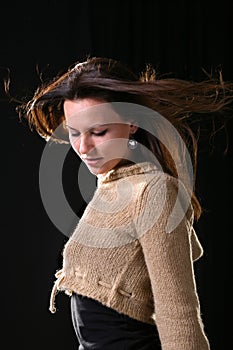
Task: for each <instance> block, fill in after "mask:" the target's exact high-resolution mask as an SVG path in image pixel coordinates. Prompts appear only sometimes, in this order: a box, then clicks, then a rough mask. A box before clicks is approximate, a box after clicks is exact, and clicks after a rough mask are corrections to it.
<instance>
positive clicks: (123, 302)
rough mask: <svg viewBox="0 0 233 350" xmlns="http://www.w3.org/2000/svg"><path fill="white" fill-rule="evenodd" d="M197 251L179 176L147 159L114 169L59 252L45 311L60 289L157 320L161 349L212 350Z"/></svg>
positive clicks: (142, 318) (140, 317)
mask: <svg viewBox="0 0 233 350" xmlns="http://www.w3.org/2000/svg"><path fill="white" fill-rule="evenodd" d="M177 200H178V201H177ZM187 203H188V204H189V205H188V206H187ZM176 204H178V206H177V205H176ZM169 222H170V228H172V230H170V231H168V229H167V227H168V226H167V225H168V223H169ZM202 253H203V251H202V247H201V245H200V243H199V241H198V238H197V236H196V233H195V231H194V229H193V211H192V207H191V205H190V201H189V197H188V195H187V192H186V191H185V189H184V186H182V184H181V183H180V182H179V181H178V180H177V179H175V178H173V177H171V176H169V175H165V174H164V173H163V172H161V171H160V170H159V169H158V168H156V166H155V165H153V164H152V163H147V162H145V163H139V164H134V165H130V166H128V167H122V168H119V169H117V170H111V171H110V172H109V173H107V174H105V175H98V186H97V189H96V191H95V194H94V196H93V198H92V200H91V202H90V203H89V204H88V206H87V208H86V210H85V212H84V214H83V216H82V218H81V220H80V221H79V223H78V225H77V227H76V229H75V231H74V232H73V234H72V236H71V237H70V239H69V240H68V242H67V243H66V245H65V247H64V251H63V267H62V269H61V270H59V271H58V272H57V273H56V277H57V280H56V282H55V284H54V288H53V291H52V294H51V305H50V310H51V312H55V310H56V309H55V306H54V298H55V294H56V292H57V291H58V290H63V291H65V292H66V293H67V294H71V293H72V292H76V293H79V294H82V295H86V296H88V297H91V298H94V299H96V300H98V301H100V302H101V303H103V304H104V305H106V306H108V307H111V308H113V309H115V310H117V311H118V312H120V313H124V314H127V315H128V316H130V317H132V318H135V319H137V320H140V321H142V322H146V323H150V324H154V323H156V325H157V328H158V332H159V336H160V340H161V344H162V349H163V350H206V349H209V348H210V347H209V342H208V340H207V337H206V335H205V332H204V328H203V323H202V319H201V313H200V303H199V299H198V294H197V290H196V284H195V277H194V270H193V261H195V260H196V259H198V258H199V257H200V256H201V255H202Z"/></svg>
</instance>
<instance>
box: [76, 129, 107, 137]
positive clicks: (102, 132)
mask: <svg viewBox="0 0 233 350" xmlns="http://www.w3.org/2000/svg"><path fill="white" fill-rule="evenodd" d="M106 132H107V129H106V130H103V131H100V132H97V133H95V132H91V134H92V135H94V136H104V135H105V134H106ZM71 136H72V137H79V136H80V133H73V134H71Z"/></svg>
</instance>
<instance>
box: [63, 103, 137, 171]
mask: <svg viewBox="0 0 233 350" xmlns="http://www.w3.org/2000/svg"><path fill="white" fill-rule="evenodd" d="M64 114H65V119H66V127H67V129H68V131H69V138H70V142H71V145H72V147H73V149H74V150H75V152H76V153H77V154H78V155H79V157H80V158H81V159H82V160H83V161H84V162H85V164H86V165H87V167H88V168H89V170H90V171H91V172H92V173H93V174H96V175H97V174H103V173H106V172H107V171H109V170H111V169H113V168H115V167H116V166H117V165H119V163H120V162H121V161H122V160H123V159H126V160H127V159H128V160H130V159H132V154H131V152H132V151H131V150H129V148H128V146H127V145H128V139H129V136H130V134H133V133H134V132H135V131H136V130H137V127H136V126H135V125H132V124H130V122H126V121H124V120H123V119H122V118H121V117H120V116H119V115H118V114H117V113H116V112H115V111H114V110H113V109H112V108H111V104H108V103H105V102H100V101H99V100H95V99H93V98H85V99H78V100H72V101H71V100H66V101H65V102H64Z"/></svg>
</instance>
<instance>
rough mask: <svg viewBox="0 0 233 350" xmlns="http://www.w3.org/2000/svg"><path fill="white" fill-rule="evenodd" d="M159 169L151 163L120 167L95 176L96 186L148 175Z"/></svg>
mask: <svg viewBox="0 0 233 350" xmlns="http://www.w3.org/2000/svg"><path fill="white" fill-rule="evenodd" d="M158 170H159V168H158V167H157V166H156V165H155V164H154V163H151V162H142V163H136V164H133V165H128V166H122V167H120V168H117V169H112V170H110V171H108V172H107V173H106V174H99V175H97V179H98V185H100V184H102V183H107V182H110V181H114V180H117V179H120V178H123V177H127V176H132V175H138V174H148V173H154V172H156V171H158Z"/></svg>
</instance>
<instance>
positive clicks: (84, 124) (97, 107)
mask: <svg viewBox="0 0 233 350" xmlns="http://www.w3.org/2000/svg"><path fill="white" fill-rule="evenodd" d="M64 113H65V118H66V122H67V124H68V125H69V126H71V127H73V128H78V129H86V128H89V127H90V126H91V125H98V124H111V123H125V122H124V121H123V119H122V118H121V117H120V115H119V114H118V113H117V112H116V111H114V109H113V108H112V105H111V103H106V102H100V101H98V100H95V99H90V98H88V99H81V100H73V101H70V100H66V101H65V102H64Z"/></svg>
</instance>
